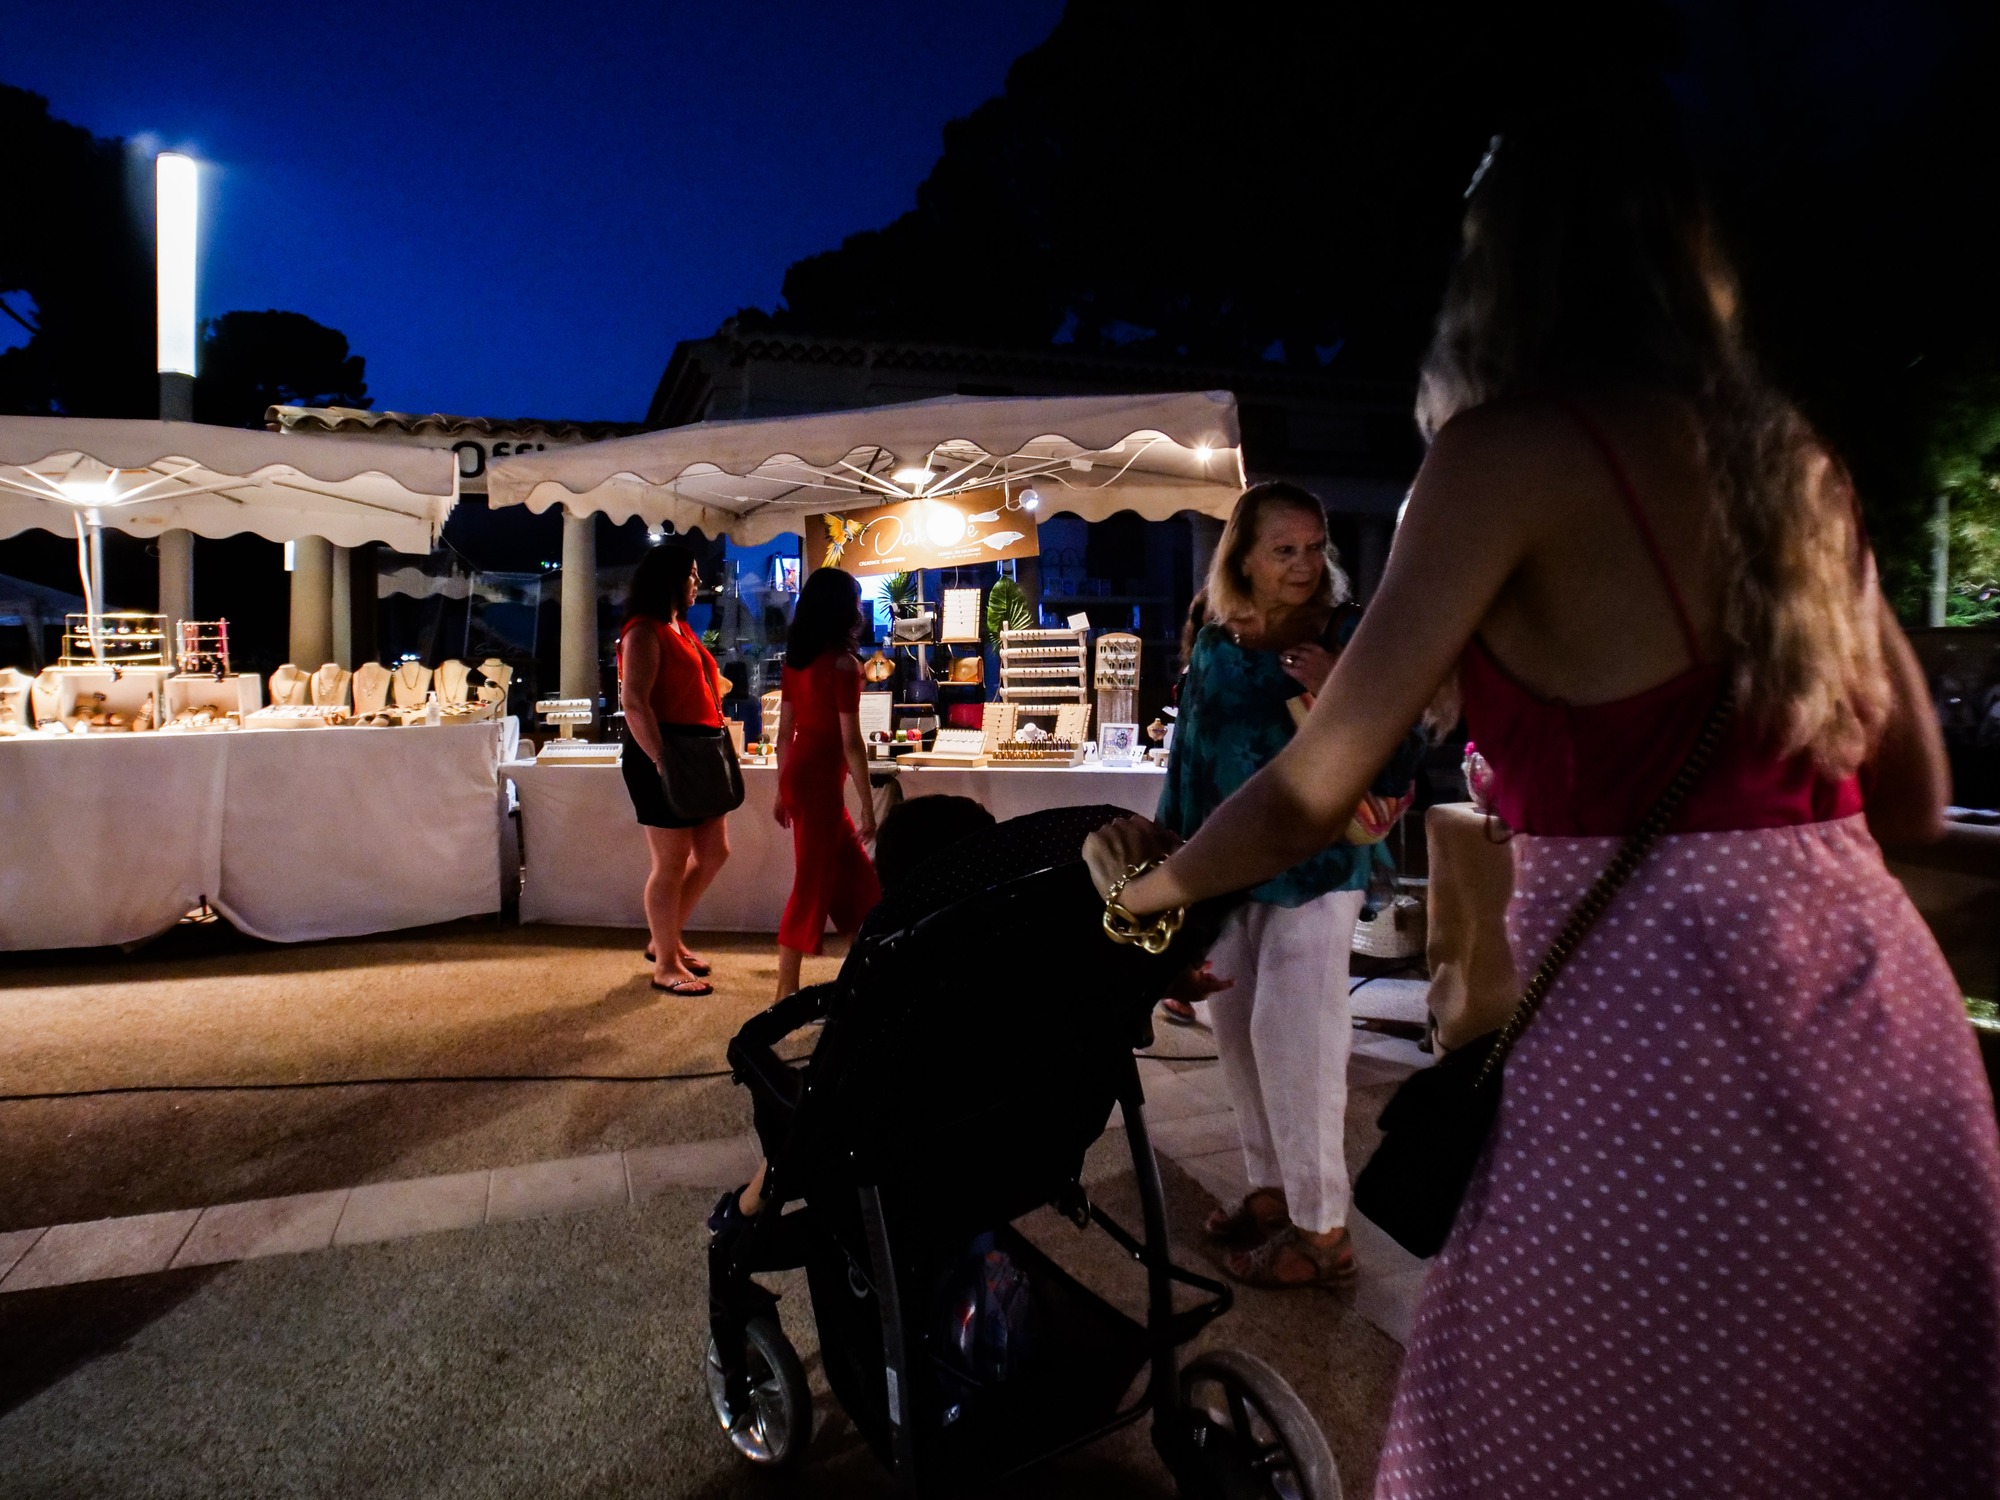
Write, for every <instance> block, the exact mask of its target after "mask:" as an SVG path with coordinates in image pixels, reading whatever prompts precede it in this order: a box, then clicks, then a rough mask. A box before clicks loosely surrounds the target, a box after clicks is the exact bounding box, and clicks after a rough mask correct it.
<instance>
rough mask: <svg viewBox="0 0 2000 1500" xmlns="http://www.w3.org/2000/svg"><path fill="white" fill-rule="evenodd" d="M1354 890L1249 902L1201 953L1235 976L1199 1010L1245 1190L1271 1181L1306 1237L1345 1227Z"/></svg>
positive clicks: (1357, 908) (1357, 898)
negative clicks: (1296, 902)
mask: <svg viewBox="0 0 2000 1500" xmlns="http://www.w3.org/2000/svg"><path fill="white" fill-rule="evenodd" d="M1362 894H1363V893H1362V892H1360V891H1332V892H1329V893H1328V894H1326V895H1324V896H1320V897H1318V898H1316V899H1314V900H1312V901H1308V902H1307V903H1306V904H1305V905H1304V906H1298V907H1286V906H1270V905H1267V904H1266V903H1264V902H1262V901H1252V902H1249V903H1247V904H1246V905H1244V906H1242V907H1239V908H1238V909H1237V910H1236V912H1235V913H1234V914H1232V915H1231V916H1230V918H1229V920H1228V921H1227V922H1225V923H1224V924H1223V928H1222V935H1221V936H1220V937H1219V938H1217V939H1216V943H1215V947H1214V948H1213V949H1211V950H1210V952H1209V963H1210V964H1211V965H1212V966H1213V967H1214V970H1215V973H1216V974H1217V975H1218V976H1219V977H1221V978H1224V979H1233V980H1235V981H1236V983H1235V986H1234V988H1232V989H1227V990H1222V991H1219V992H1218V993H1216V994H1213V995H1210V996H1209V997H1208V1014H1209V1023H1210V1026H1211V1027H1212V1028H1213V1030H1214V1032H1215V1050H1216V1052H1217V1054H1218V1055H1219V1056H1220V1058H1221V1061H1222V1078H1223V1082H1224V1083H1225V1084H1226V1085H1227V1086H1228V1089H1229V1098H1230V1102H1231V1103H1232V1104H1234V1105H1235V1106H1236V1129H1237V1132H1238V1134H1239V1135H1241V1137H1242V1139H1243V1166H1244V1169H1245V1170H1246V1171H1247V1172H1248V1174H1249V1177H1250V1186H1251V1187H1252V1188H1276V1187H1282V1188H1283V1189H1284V1193H1285V1203H1286V1206H1287V1207H1288V1208H1289V1209H1290V1211H1291V1216H1292V1222H1293V1223H1294V1224H1296V1225H1298V1226H1299V1228H1301V1229H1305V1230H1309V1231H1311V1232H1313V1233H1315V1234H1324V1233H1325V1232H1326V1231H1327V1230H1329V1229H1337V1228H1339V1227H1340V1226H1341V1225H1343V1224H1345V1223H1346V1222H1347V1200H1348V1181H1347V1155H1346V1151H1345V1149H1344V1144H1343V1136H1344V1135H1345V1127H1346V1123H1347V1054H1348V1051H1349V1048H1350V1047H1351V1046H1352V1044H1353V1024H1354V1023H1353V1020H1352V1018H1351V1016H1350V1014H1349V1011H1348V1005H1347V961H1348V954H1349V952H1350V948H1351V945H1352V943H1353V941H1354V923H1355V921H1356V919H1357V918H1358V917H1359V916H1360V915H1361V900H1362Z"/></svg>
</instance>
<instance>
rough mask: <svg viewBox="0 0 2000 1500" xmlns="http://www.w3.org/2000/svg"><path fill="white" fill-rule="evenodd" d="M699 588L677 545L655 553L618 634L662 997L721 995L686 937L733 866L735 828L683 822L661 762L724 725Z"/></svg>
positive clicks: (628, 764) (629, 760)
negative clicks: (697, 604)
mask: <svg viewBox="0 0 2000 1500" xmlns="http://www.w3.org/2000/svg"><path fill="white" fill-rule="evenodd" d="M699 585H700V580H699V579H698V578H697V577H696V575H695V559H694V553H692V552H690V551H689V550H688V549H687V548H686V547H683V546H681V545H680V544H679V543H675V542H670V543H668V544H667V545H665V546H663V547H655V548H653V550H652V551H650V552H648V553H647V554H646V555H645V557H644V558H643V559H641V561H640V563H639V566H638V568H637V570H636V571H635V572H634V573H633V574H632V584H631V590H630V592H629V593H628V594H627V595H626V602H625V624H624V627H623V628H622V629H621V630H620V631H619V633H618V699H619V704H620V706H621V707H622V708H623V710H624V713H625V735H626V739H625V749H624V752H623V754H621V755H620V756H619V765H620V768H621V769H622V770H623V771H624V774H625V790H626V792H627V793H628V794H629V795H630V796H631V798H632V810H633V812H634V813H636V814H637V815H638V819H639V825H640V827H641V828H642V829H644V831H645V835H646V850H647V855H648V859H649V862H650V865H651V868H650V870H649V872H648V873H647V876H646V891H645V903H646V929H647V932H648V935H649V937H650V942H649V943H648V944H647V947H646V957H647V959H648V960H650V961H651V963H652V965H653V988H654V989H656V990H663V991H665V992H666V993H668V994H671V995H683V996H688V997H690V998H692V997H696V996H701V995H712V994H714V993H715V987H714V986H713V985H711V984H710V983H709V982H708V973H709V966H708V965H707V964H706V963H704V962H703V961H702V960H701V959H700V958H698V957H696V956H695V955H694V954H693V953H690V952H689V951H688V949H687V945H686V944H685V943H683V942H682V941H681V932H682V929H683V928H684V927H685V926H686V925H687V920H688V917H689V916H690V915H691V914H692V913H693V911H694V908H695V903H696V902H698V901H700V900H701V896H702V892H704V891H706V890H707V889H708V887H709V883H710V882H711V881H713V880H714V879H715V874H716V871H718V870H720V869H721V868H722V862H723V861H724V860H726V859H727V858H729V830H728V826H727V823H726V822H725V820H724V819H722V818H709V819H707V820H706V821H704V822H700V823H693V824H689V823H684V822H682V821H680V820H679V819H678V818H676V817H675V816H674V815H673V813H672V812H671V811H670V810H669V809H668V807H667V799H666V794H665V792H664V791H663V790H662V789H661V782H660V765H659V761H660V757H661V755H662V753H663V745H664V740H665V736H667V735H670V734H674V733H677V732H682V731H685V730H687V729H690V728H707V729H719V728H721V727H722V688H723V683H722V673H721V671H720V670H718V669H717V667H716V665H715V658H714V657H712V656H710V655H709V654H708V648H707V647H705V646H704V645H702V643H701V640H700V638H699V637H697V636H696V635H695V633H694V631H693V630H692V629H690V628H689V626H688V622H687V611H688V606H689V605H691V604H693V603H694V596H695V590H696V589H697V588H698V587H699Z"/></svg>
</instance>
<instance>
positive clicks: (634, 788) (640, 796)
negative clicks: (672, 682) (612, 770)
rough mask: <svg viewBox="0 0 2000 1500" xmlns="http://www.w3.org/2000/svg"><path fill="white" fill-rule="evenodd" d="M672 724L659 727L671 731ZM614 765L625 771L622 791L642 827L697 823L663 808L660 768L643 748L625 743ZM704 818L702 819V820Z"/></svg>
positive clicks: (664, 806)
mask: <svg viewBox="0 0 2000 1500" xmlns="http://www.w3.org/2000/svg"><path fill="white" fill-rule="evenodd" d="M675 727H676V726H675V725H672V724H662V725H661V726H660V728H661V729H662V730H664V731H666V732H668V733H672V732H673V730H674V728H675ZM618 768H619V770H621V771H623V772H624V773H625V790H626V791H627V792H628V793H630V794H631V797H632V811H633V812H635V813H637V814H638V815H639V823H640V826H641V827H644V828H696V827H699V826H700V824H698V823H687V822H683V821H682V820H681V819H679V818H677V817H675V816H674V815H673V814H672V813H671V812H669V811H667V794H666V792H665V791H663V790H662V789H661V787H660V768H659V766H658V765H656V764H655V763H654V761H653V759H652V757H650V756H649V755H647V754H646V752H645V751H643V750H641V749H640V748H639V747H638V746H637V745H635V744H633V743H632V741H630V740H627V741H626V742H625V749H624V751H623V753H621V754H620V755H619V757H618ZM704 821H705V820H704Z"/></svg>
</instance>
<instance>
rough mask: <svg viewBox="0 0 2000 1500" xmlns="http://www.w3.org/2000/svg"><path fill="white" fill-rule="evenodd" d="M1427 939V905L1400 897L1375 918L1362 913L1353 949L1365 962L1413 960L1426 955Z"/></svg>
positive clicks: (1355, 927) (1364, 912)
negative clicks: (1369, 960)
mask: <svg viewBox="0 0 2000 1500" xmlns="http://www.w3.org/2000/svg"><path fill="white" fill-rule="evenodd" d="M1426 935H1427V934H1426V930H1425V921H1424V903H1423V902H1421V901H1419V900H1418V899H1417V898H1416V897H1415V896H1397V897H1396V898H1395V899H1394V900H1392V901H1390V902H1388V903H1387V904H1386V905H1384V906H1380V907H1378V908H1376V910H1375V914H1374V916H1373V917H1372V918H1371V917H1370V916H1369V914H1368V913H1367V912H1366V911H1365V910H1364V911H1363V912H1362V914H1361V920H1360V921H1358V922H1356V923H1355V924H1354V941H1353V943H1352V944H1351V945H1350V946H1352V948H1353V949H1354V951H1355V952H1356V953H1359V954H1361V955H1362V956H1363V957H1364V958H1414V957H1415V956H1416V955H1417V954H1419V953H1421V952H1423V951H1424V940H1425V937H1426Z"/></svg>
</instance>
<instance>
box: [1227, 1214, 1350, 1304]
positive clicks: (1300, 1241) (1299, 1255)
mask: <svg viewBox="0 0 2000 1500" xmlns="http://www.w3.org/2000/svg"><path fill="white" fill-rule="evenodd" d="M1288 1264H1289V1265H1290V1266H1292V1267H1294V1268H1296V1267H1297V1266H1299V1265H1300V1264H1303V1265H1305V1266H1306V1267H1307V1268H1308V1274H1307V1275H1304V1276H1299V1275H1296V1274H1293V1275H1286V1274H1285V1273H1284V1268H1285V1267H1286V1266H1287V1265H1288ZM1222 1269H1223V1270H1224V1271H1226V1272H1227V1273H1228V1274H1229V1276H1230V1278H1231V1279H1232V1280H1235V1281H1240V1282H1242V1283H1243V1284H1244V1285H1245V1286H1256V1287H1265V1288H1268V1289H1270V1290H1272V1291H1279V1292H1285V1291H1291V1290H1293V1289H1294V1288H1296V1287H1308V1286H1330V1287H1338V1286H1346V1285H1347V1284H1348V1283H1349V1282H1351V1281H1352V1280H1354V1274H1355V1265H1354V1242H1353V1241H1352V1240H1351V1239H1349V1238H1348V1236H1347V1235H1345V1234H1342V1235H1341V1237H1340V1238H1339V1239H1338V1240H1336V1241H1334V1243H1333V1244H1331V1245H1328V1246H1326V1247H1325V1248H1324V1249H1322V1248H1321V1247H1320V1246H1318V1245H1315V1244H1314V1243H1313V1242H1312V1241H1311V1240H1309V1239H1307V1238H1306V1237H1305V1235H1303V1234H1302V1233H1300V1232H1299V1228H1298V1226H1297V1225H1295V1224H1287V1225H1285V1226H1284V1227H1283V1228H1282V1229H1280V1230H1279V1231H1278V1232H1277V1233H1276V1234H1274V1235H1272V1236H1271V1237H1270V1238H1269V1239H1268V1240H1266V1241H1264V1243H1263V1244H1261V1245H1259V1246H1258V1247H1257V1248H1256V1249H1254V1250H1244V1251H1238V1252H1237V1253H1236V1254H1234V1255H1226V1256H1224V1257H1223V1259H1222Z"/></svg>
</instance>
